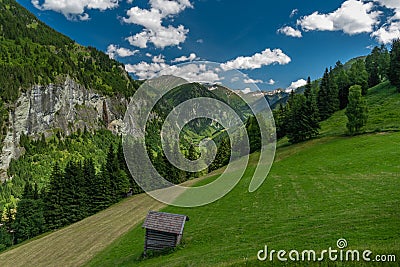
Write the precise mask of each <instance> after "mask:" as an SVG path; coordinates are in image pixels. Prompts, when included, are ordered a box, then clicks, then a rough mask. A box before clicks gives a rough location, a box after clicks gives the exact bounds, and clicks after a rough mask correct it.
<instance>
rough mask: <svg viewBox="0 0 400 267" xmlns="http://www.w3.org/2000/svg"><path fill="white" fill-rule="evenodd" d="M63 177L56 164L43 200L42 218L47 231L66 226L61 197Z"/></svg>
mask: <svg viewBox="0 0 400 267" xmlns="http://www.w3.org/2000/svg"><path fill="white" fill-rule="evenodd" d="M63 177H64V173H63V172H62V170H61V168H60V166H59V164H58V163H57V162H56V164H55V165H54V167H53V171H52V174H51V176H50V184H49V188H48V191H47V192H46V193H45V198H44V203H45V209H44V218H45V222H46V227H47V229H49V230H54V229H57V228H60V227H62V226H64V225H66V224H67V222H66V221H65V218H64V202H63V199H62V197H61V196H62V195H63V192H64V190H65V188H64V184H63Z"/></svg>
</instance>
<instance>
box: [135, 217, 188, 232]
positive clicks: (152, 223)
mask: <svg viewBox="0 0 400 267" xmlns="http://www.w3.org/2000/svg"><path fill="white" fill-rule="evenodd" d="M185 221H189V217H187V216H186V215H181V214H172V213H166V212H157V211H149V213H148V214H147V217H146V220H145V221H144V224H143V226H142V227H143V228H146V229H150V230H156V231H161V232H167V233H173V234H177V235H181V234H182V233H183V227H184V226H185Z"/></svg>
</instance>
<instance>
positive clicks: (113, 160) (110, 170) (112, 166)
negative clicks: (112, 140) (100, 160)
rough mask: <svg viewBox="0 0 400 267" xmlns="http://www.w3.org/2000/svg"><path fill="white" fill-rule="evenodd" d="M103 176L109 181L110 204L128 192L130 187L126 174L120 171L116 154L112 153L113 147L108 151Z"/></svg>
mask: <svg viewBox="0 0 400 267" xmlns="http://www.w3.org/2000/svg"><path fill="white" fill-rule="evenodd" d="M105 175H107V176H108V177H109V180H110V200H111V202H112V203H116V202H118V201H119V200H121V199H122V198H123V197H124V196H125V194H126V193H127V192H128V191H129V188H130V185H129V179H128V176H127V174H126V173H125V172H124V171H123V170H121V169H120V163H119V162H118V158H117V154H116V153H114V147H113V145H111V146H110V148H109V150H108V154H107V161H106V168H105Z"/></svg>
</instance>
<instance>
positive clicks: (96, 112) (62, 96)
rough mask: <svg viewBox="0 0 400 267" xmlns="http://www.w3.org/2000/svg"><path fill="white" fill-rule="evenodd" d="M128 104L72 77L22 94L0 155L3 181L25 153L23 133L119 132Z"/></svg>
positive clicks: (13, 113) (11, 114)
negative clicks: (98, 130)
mask: <svg viewBox="0 0 400 267" xmlns="http://www.w3.org/2000/svg"><path fill="white" fill-rule="evenodd" d="M127 105H128V101H127V100H126V99H117V98H111V97H106V96H102V95H99V94H98V93H95V92H93V91H91V90H87V89H85V88H84V87H83V86H82V85H80V84H78V83H76V82H75V81H74V80H72V79H70V78H66V80H65V82H64V84H61V85H54V84H51V85H47V86H39V85H35V86H34V87H33V88H32V89H31V90H29V91H28V92H26V93H23V94H22V95H21V96H20V97H19V99H18V100H17V102H16V103H15V108H14V109H13V111H10V114H9V128H8V130H7V135H6V137H5V139H4V141H3V144H2V151H1V155H0V180H3V181H4V180H5V179H7V169H8V167H9V164H10V162H11V159H17V158H18V157H19V156H20V155H21V153H22V150H21V148H20V147H19V140H20V136H21V134H22V133H24V134H25V135H29V136H36V137H38V136H40V135H41V134H42V133H44V134H45V135H46V136H50V135H52V134H53V133H54V131H55V130H56V129H59V130H61V131H63V132H64V133H65V134H66V135H69V134H71V133H73V132H75V131H76V130H78V129H81V130H82V129H83V128H84V127H86V128H87V129H88V130H96V129H100V128H104V127H107V128H108V129H109V130H111V131H113V132H115V133H120V131H121V128H122V120H123V116H124V113H125V110H126V106H127Z"/></svg>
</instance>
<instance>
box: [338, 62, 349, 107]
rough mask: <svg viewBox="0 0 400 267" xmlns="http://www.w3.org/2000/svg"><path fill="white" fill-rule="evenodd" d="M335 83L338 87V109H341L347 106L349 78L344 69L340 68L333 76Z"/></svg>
mask: <svg viewBox="0 0 400 267" xmlns="http://www.w3.org/2000/svg"><path fill="white" fill-rule="evenodd" d="M335 81H336V85H337V87H338V97H339V109H340V110H342V109H344V108H346V107H347V104H348V103H349V100H348V98H349V88H350V80H349V77H348V75H347V73H346V71H345V70H344V69H341V70H340V71H339V72H338V74H337V75H336V76H335Z"/></svg>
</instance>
